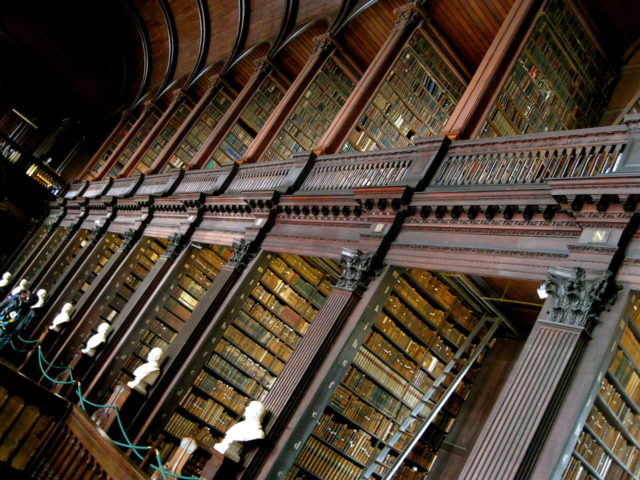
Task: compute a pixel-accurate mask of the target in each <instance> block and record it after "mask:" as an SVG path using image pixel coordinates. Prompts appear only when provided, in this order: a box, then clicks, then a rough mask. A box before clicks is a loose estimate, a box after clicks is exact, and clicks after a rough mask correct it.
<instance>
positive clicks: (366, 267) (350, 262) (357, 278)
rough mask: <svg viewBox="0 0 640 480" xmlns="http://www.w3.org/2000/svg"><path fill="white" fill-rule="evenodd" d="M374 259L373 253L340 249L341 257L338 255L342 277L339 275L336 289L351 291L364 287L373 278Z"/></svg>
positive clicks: (374, 254)
mask: <svg viewBox="0 0 640 480" xmlns="http://www.w3.org/2000/svg"><path fill="white" fill-rule="evenodd" d="M375 259H376V253H375V252H363V251H361V250H352V249H350V248H344V249H342V255H340V265H341V266H342V275H340V278H339V279H338V282H337V283H336V287H337V288H343V289H345V290H352V291H353V290H357V289H359V288H364V287H366V286H367V283H368V282H369V280H370V279H371V277H372V276H375V273H374V272H373V266H374V261H375Z"/></svg>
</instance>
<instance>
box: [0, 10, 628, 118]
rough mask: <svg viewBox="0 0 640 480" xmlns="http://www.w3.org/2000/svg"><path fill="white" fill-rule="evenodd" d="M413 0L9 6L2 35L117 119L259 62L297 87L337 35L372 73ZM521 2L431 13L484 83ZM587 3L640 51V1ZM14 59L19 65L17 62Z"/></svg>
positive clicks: (243, 74)
mask: <svg viewBox="0 0 640 480" xmlns="http://www.w3.org/2000/svg"><path fill="white" fill-rule="evenodd" d="M407 1H408V0H111V1H109V2H98V3H97V4H96V3H95V2H94V3H91V4H90V5H89V4H87V3H86V2H82V1H80V0H65V2H51V1H48V0H23V1H21V2H8V3H7V4H6V5H3V14H2V15H0V34H4V37H5V38H10V39H11V41H12V42H14V43H17V44H18V45H19V48H20V49H22V50H25V51H27V52H28V54H29V55H33V57H34V58H35V62H34V63H36V64H38V65H40V66H42V65H48V66H50V67H51V68H50V71H53V72H54V73H55V75H52V74H50V75H49V78H52V77H54V76H55V77H56V82H53V83H55V85H56V86H57V88H56V90H57V91H59V90H64V89H65V88H66V89H67V90H75V95H76V96H77V99H76V104H77V107H78V109H83V108H84V109H89V110H91V111H93V113H94V114H95V113H97V114H98V115H101V116H102V117H106V116H109V115H112V114H113V113H114V112H116V111H117V110H119V109H121V108H123V107H131V106H135V105H137V104H139V103H140V102H141V101H142V100H143V99H153V98H158V97H161V96H162V95H163V94H164V93H165V92H167V91H168V90H170V89H173V88H183V89H191V90H195V92H197V91H202V88H206V85H207V83H208V82H209V81H210V79H211V78H212V77H213V76H215V75H216V74H218V73H222V74H224V75H231V77H232V79H233V83H236V84H241V83H242V79H244V78H247V76H248V75H250V72H251V70H252V68H253V65H252V64H253V61H254V60H255V59H256V58H258V56H263V55H268V56H269V57H270V58H271V59H272V60H273V61H274V62H275V63H276V64H278V65H279V67H280V68H281V69H282V70H284V73H285V75H286V76H289V77H290V78H293V77H294V76H295V75H296V74H297V72H299V71H300V69H301V68H302V65H303V63H304V61H305V59H306V58H307V57H308V54H309V52H310V49H311V48H312V43H311V39H312V38H313V37H314V36H316V35H318V34H321V33H325V32H327V31H332V32H337V35H338V38H339V41H340V43H341V45H342V46H343V48H344V49H345V51H346V52H347V54H349V55H351V57H352V58H353V60H354V61H355V62H356V63H357V64H359V65H360V66H361V67H362V68H366V66H367V64H368V63H369V62H370V61H371V60H372V58H373V56H374V55H375V53H376V51H377V50H378V49H379V47H380V46H381V45H382V43H383V42H384V40H385V38H386V36H387V35H388V33H389V31H390V29H391V28H392V26H393V23H394V19H395V14H394V12H393V10H394V9H395V8H396V7H398V6H400V5H402V4H404V3H406V2H407ZM514 1H515V0H424V2H423V5H424V8H425V10H426V11H427V14H428V16H429V17H430V19H431V25H432V26H433V28H434V29H436V30H437V31H438V32H439V33H440V34H441V35H442V37H443V39H444V40H445V41H446V42H447V43H448V44H449V45H450V46H451V47H452V50H453V51H454V52H456V53H457V54H458V56H459V58H460V60H461V63H462V64H464V65H465V66H466V68H467V70H468V71H469V72H471V73H473V71H474V70H475V68H476V67H477V65H478V64H479V63H480V61H481V60H482V57H483V56H484V54H485V52H486V50H487V48H488V47H489V45H490V43H491V41H492V40H493V38H494V36H495V34H496V32H497V31H498V29H499V27H500V25H501V24H502V22H503V21H504V19H505V17H506V15H507V14H508V12H509V10H510V8H511V6H512V5H513V3H514ZM576 1H578V2H579V3H580V4H581V5H583V6H585V7H584V8H585V10H586V11H587V14H588V15H590V16H591V17H592V18H593V20H594V22H595V23H596V24H597V25H596V27H597V28H596V30H597V31H599V32H600V33H601V36H602V37H603V38H607V40H606V42H605V43H606V45H605V47H609V51H610V52H614V53H613V55H616V54H617V55H619V56H622V55H623V53H624V51H625V50H626V49H627V48H629V46H630V45H632V44H633V42H634V41H636V40H637V38H638V31H640V11H639V10H640V2H629V1H628V0H576ZM0 39H1V37H0ZM0 47H2V45H0ZM22 50H21V51H22ZM2 53H3V52H2V51H0V54H2ZM5 57H6V58H7V59H13V58H14V57H15V51H14V52H10V53H9V54H6V55H5ZM239 59H240V60H239ZM0 86H1V78H0ZM195 92H194V93H195ZM65 98H66V97H65ZM67 103H73V101H71V102H67Z"/></svg>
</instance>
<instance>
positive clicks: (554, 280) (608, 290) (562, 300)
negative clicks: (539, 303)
mask: <svg viewBox="0 0 640 480" xmlns="http://www.w3.org/2000/svg"><path fill="white" fill-rule="evenodd" d="M612 279H613V274H612V273H611V272H610V271H589V272H588V271H586V270H584V269H583V268H580V267H574V268H571V269H569V268H552V269H550V270H549V272H548V274H547V281H546V282H545V284H544V288H545V290H546V291H547V293H549V294H550V295H552V296H553V307H552V308H551V310H549V312H548V315H549V321H551V322H554V323H560V324H563V325H572V326H576V327H583V328H584V329H586V330H588V329H590V328H591V327H592V326H593V323H594V321H595V320H596V319H597V318H598V315H600V313H601V312H602V311H603V310H605V309H608V308H609V307H610V306H611V305H613V303H614V302H615V300H616V297H617V295H616V287H615V284H614V282H613V281H612Z"/></svg>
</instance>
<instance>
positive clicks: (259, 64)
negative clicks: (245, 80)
mask: <svg viewBox="0 0 640 480" xmlns="http://www.w3.org/2000/svg"><path fill="white" fill-rule="evenodd" d="M253 64H254V68H253V71H254V72H255V73H256V74H258V75H265V76H266V75H269V74H270V73H271V72H272V71H273V70H274V67H273V64H272V63H271V62H270V61H269V59H268V58H261V59H259V60H256V61H255V62H253Z"/></svg>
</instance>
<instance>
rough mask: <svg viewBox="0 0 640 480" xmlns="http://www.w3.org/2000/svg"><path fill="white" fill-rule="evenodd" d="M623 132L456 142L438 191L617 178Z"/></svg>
mask: <svg viewBox="0 0 640 480" xmlns="http://www.w3.org/2000/svg"><path fill="white" fill-rule="evenodd" d="M628 137H629V135H628V131H627V128H626V127H625V126H624V125H622V126H615V127H605V128H593V129H583V130H569V131H563V132H550V133H545V134H539V133H537V134H531V135H519V136H513V137H501V138H491V139H480V140H465V141H458V142H453V143H452V144H451V147H450V148H449V150H448V151H447V154H446V156H445V158H444V159H443V161H442V163H441V164H440V168H439V169H438V171H437V172H436V175H435V176H434V178H433V181H432V182H431V185H432V186H463V185H512V184H539V183H544V182H545V181H546V180H547V179H549V178H578V177H592V176H595V175H604V174H607V173H612V172H613V171H614V170H615V169H616V166H617V164H618V162H619V160H620V159H621V156H622V154H623V152H624V149H625V145H626V144H627V142H628Z"/></svg>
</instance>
